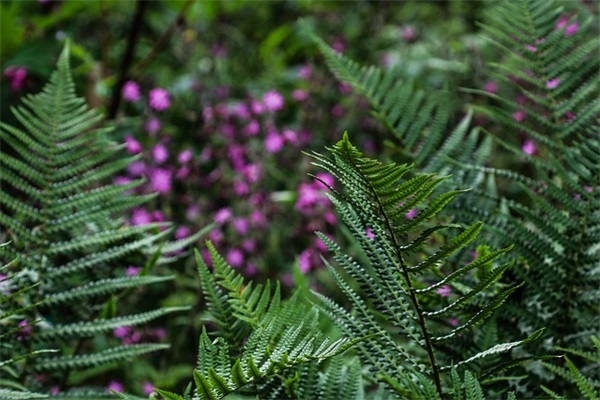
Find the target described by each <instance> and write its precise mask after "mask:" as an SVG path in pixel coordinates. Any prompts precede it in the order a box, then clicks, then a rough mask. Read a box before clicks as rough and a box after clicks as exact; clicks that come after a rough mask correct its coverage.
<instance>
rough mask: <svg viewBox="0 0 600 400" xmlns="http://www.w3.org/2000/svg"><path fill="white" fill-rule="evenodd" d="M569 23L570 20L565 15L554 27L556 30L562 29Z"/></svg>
mask: <svg viewBox="0 0 600 400" xmlns="http://www.w3.org/2000/svg"><path fill="white" fill-rule="evenodd" d="M568 23H569V18H567V16H565V15H563V16H561V17H560V18H559V20H558V22H557V23H556V25H555V26H554V29H556V30H559V29H562V28H564V27H565V26H567V24H568Z"/></svg>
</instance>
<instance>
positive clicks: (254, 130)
mask: <svg viewBox="0 0 600 400" xmlns="http://www.w3.org/2000/svg"><path fill="white" fill-rule="evenodd" d="M244 132H245V133H246V135H248V136H256V135H257V134H258V133H259V132H260V124H259V123H258V121H257V120H255V119H253V120H251V121H250V122H248V125H246V126H245V127H244Z"/></svg>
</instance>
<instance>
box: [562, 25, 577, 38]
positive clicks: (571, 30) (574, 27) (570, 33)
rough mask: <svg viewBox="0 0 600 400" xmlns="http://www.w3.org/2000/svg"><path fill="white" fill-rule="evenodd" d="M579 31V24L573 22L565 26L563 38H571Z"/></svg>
mask: <svg viewBox="0 0 600 400" xmlns="http://www.w3.org/2000/svg"><path fill="white" fill-rule="evenodd" d="M578 30H579V23H577V22H573V23H572V24H571V25H569V26H567V29H565V36H573V35H574V34H576V33H577V31H578Z"/></svg>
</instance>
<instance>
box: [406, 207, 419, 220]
mask: <svg viewBox="0 0 600 400" xmlns="http://www.w3.org/2000/svg"><path fill="white" fill-rule="evenodd" d="M404 216H405V217H406V218H408V219H413V218H414V217H416V216H417V209H416V208H413V209H412V210H410V211H409V212H407V213H406V214H404Z"/></svg>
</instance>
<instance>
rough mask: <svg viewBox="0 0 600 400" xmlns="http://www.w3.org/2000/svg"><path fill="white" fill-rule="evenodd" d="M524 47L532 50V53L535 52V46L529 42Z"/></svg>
mask: <svg viewBox="0 0 600 400" xmlns="http://www.w3.org/2000/svg"><path fill="white" fill-rule="evenodd" d="M525 48H526V49H527V50H528V51H530V52H532V53H535V52H536V51H537V47H535V46H532V45H530V44H528V45H527V46H525Z"/></svg>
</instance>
